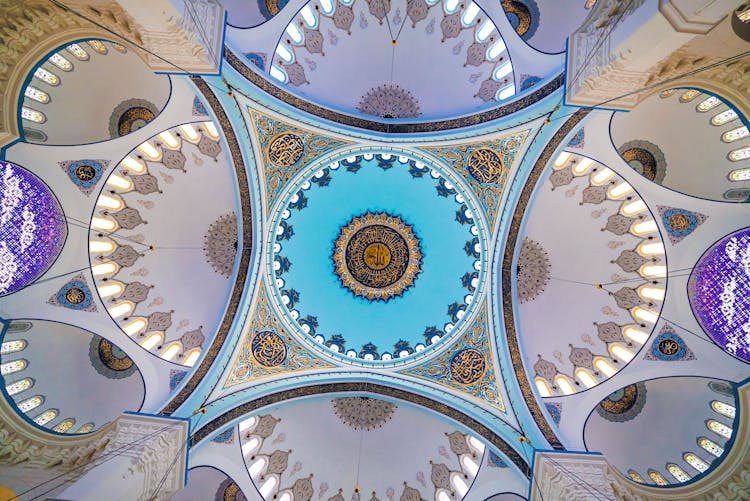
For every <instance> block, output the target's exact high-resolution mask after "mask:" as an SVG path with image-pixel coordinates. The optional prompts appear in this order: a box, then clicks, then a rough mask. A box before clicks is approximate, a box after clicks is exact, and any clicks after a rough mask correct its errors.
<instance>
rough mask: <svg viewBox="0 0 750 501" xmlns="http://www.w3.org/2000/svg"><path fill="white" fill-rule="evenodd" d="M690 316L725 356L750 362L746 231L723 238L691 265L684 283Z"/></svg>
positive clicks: (748, 235)
mask: <svg viewBox="0 0 750 501" xmlns="http://www.w3.org/2000/svg"><path fill="white" fill-rule="evenodd" d="M688 294H689V295H690V306H691V307H692V309H693V314H694V315H695V318H696V319H698V322H699V323H700V324H701V326H702V327H703V330H705V331H706V333H707V334H708V335H709V336H710V337H711V338H712V339H713V340H714V342H716V343H717V344H718V345H719V346H721V347H722V348H724V349H725V350H726V351H727V352H729V353H731V354H732V355H735V356H736V357H739V358H741V359H742V360H745V361H746V362H750V228H746V229H744V230H740V231H738V232H736V233H733V234H731V235H729V236H727V237H724V238H723V239H722V240H720V241H719V242H718V243H717V244H715V245H714V246H713V247H711V248H710V249H709V250H708V251H706V253H705V254H703V256H702V257H701V258H700V260H699V261H698V264H696V265H695V268H694V269H693V273H692V274H691V275H690V281H689V282H688Z"/></svg>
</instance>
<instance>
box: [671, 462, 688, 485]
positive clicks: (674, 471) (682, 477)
mask: <svg viewBox="0 0 750 501" xmlns="http://www.w3.org/2000/svg"><path fill="white" fill-rule="evenodd" d="M667 471H668V472H669V474H670V475H672V476H673V477H674V478H676V479H677V480H678V481H679V482H687V481H688V480H690V475H688V474H687V473H685V470H683V469H682V468H680V467H679V466H677V465H676V464H674V463H669V464H667Z"/></svg>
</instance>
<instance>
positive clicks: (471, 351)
mask: <svg viewBox="0 0 750 501" xmlns="http://www.w3.org/2000/svg"><path fill="white" fill-rule="evenodd" d="M450 370H451V377H452V378H453V380H454V381H456V382H457V383H458V384H463V385H469V384H474V383H476V382H477V381H479V380H480V379H482V377H483V376H484V373H485V372H486V371H487V362H486V361H485V357H484V354H482V352H481V351H479V350H477V349H475V348H464V349H463V350H460V351H458V352H457V353H456V354H455V355H453V356H452V357H451V361H450Z"/></svg>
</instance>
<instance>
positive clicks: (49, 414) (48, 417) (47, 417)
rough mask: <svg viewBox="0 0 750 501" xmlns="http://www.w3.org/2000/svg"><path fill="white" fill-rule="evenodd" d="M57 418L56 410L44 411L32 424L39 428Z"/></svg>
mask: <svg viewBox="0 0 750 501" xmlns="http://www.w3.org/2000/svg"><path fill="white" fill-rule="evenodd" d="M56 417H57V409H50V410H48V411H44V412H42V413H41V414H39V415H38V416H37V417H35V418H34V422H35V423H36V424H38V425H39V426H44V425H45V424H47V423H49V422H50V421H52V420H53V419H55V418H56Z"/></svg>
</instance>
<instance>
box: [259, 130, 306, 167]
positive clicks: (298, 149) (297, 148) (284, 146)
mask: <svg viewBox="0 0 750 501" xmlns="http://www.w3.org/2000/svg"><path fill="white" fill-rule="evenodd" d="M304 151H305V143H304V142H303V141H302V138H301V137H299V136H298V135H297V134H292V133H290V132H282V133H281V134H277V135H275V136H274V137H272V138H271V141H270V142H269V143H268V159H269V160H270V161H271V163H272V164H274V165H276V166H277V167H291V166H292V165H294V164H295V163H297V162H298V161H299V159H300V158H302V154H303V153H304Z"/></svg>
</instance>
